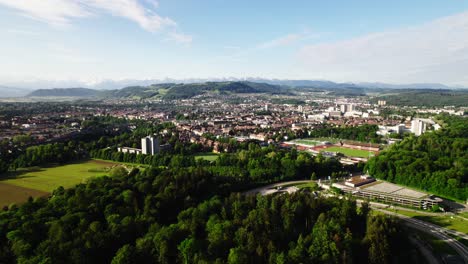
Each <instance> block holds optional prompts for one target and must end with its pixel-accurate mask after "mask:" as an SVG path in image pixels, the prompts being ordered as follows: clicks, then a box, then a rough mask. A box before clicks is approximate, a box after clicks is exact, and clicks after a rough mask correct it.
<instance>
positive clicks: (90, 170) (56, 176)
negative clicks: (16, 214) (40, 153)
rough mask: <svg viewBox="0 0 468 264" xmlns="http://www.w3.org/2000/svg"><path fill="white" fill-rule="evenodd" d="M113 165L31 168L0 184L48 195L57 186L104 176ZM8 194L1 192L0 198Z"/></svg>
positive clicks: (90, 163)
mask: <svg viewBox="0 0 468 264" xmlns="http://www.w3.org/2000/svg"><path fill="white" fill-rule="evenodd" d="M115 165H118V163H115V162H110V161H101V160H88V161H83V162H79V163H72V164H67V165H62V166H49V167H31V168H27V169H20V170H18V171H16V172H14V173H10V174H9V175H7V178H6V179H5V180H1V181H0V183H1V184H2V185H12V186H17V187H23V188H28V189H32V190H37V191H41V192H46V193H48V192H51V191H53V190H54V189H56V188H57V187H59V186H63V187H64V188H70V187H73V186H75V185H76V184H78V183H81V182H83V181H84V180H86V179H88V178H90V177H95V176H103V175H106V174H107V172H108V171H109V169H110V168H111V167H112V166H115ZM9 194H10V192H7V193H4V192H2V193H0V196H4V195H7V196H8V195H9Z"/></svg>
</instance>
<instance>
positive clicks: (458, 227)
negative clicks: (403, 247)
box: [393, 210, 468, 234]
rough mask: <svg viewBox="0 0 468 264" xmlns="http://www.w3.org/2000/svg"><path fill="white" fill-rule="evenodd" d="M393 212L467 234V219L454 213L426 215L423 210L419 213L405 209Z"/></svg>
mask: <svg viewBox="0 0 468 264" xmlns="http://www.w3.org/2000/svg"><path fill="white" fill-rule="evenodd" d="M393 212H396V213H398V214H402V215H406V216H409V217H411V218H415V219H419V220H422V221H426V222H429V223H433V224H435V225H438V226H442V227H445V228H448V229H451V230H455V231H458V232H462V233H464V234H468V221H467V220H465V219H462V218H460V217H457V216H455V215H445V214H442V213H440V215H439V214H438V215H428V214H425V213H423V212H421V213H419V212H414V211H406V210H397V211H395V210H393Z"/></svg>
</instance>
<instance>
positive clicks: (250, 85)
mask: <svg viewBox="0 0 468 264" xmlns="http://www.w3.org/2000/svg"><path fill="white" fill-rule="evenodd" d="M210 92H211V93H216V94H230V93H267V94H288V93H289V91H288V88H287V87H285V86H279V85H272V84H266V83H255V82H204V83H189V84H183V83H180V84H177V83H163V84H152V85H148V86H129V87H125V88H122V89H115V90H96V89H88V88H54V89H39V90H35V91H33V92H31V93H29V94H28V95H27V96H28V97H81V98H96V99H103V98H130V99H148V98H156V99H186V98H192V97H194V96H197V95H202V94H205V93H210Z"/></svg>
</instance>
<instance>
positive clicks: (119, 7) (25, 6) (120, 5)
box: [0, 0, 191, 42]
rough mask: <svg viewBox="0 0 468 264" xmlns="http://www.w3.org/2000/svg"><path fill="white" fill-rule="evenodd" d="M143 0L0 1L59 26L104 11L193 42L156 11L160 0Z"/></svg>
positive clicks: (184, 40) (174, 24)
mask: <svg viewBox="0 0 468 264" xmlns="http://www.w3.org/2000/svg"><path fill="white" fill-rule="evenodd" d="M144 2H145V3H146V5H144V4H143V3H142V2H141V1H138V0H79V1H70V0H14V1H11V0H0V5H4V6H7V7H10V8H12V9H15V10H17V11H18V12H19V13H20V14H21V15H23V16H26V17H29V18H32V19H35V20H38V21H41V22H44V23H47V24H50V25H52V26H56V27H68V26H70V25H71V24H72V23H73V21H74V20H76V19H80V18H85V17H90V16H98V15H100V14H103V13H105V14H110V15H112V16H116V17H122V18H125V19H128V20H130V21H133V22H135V23H137V24H138V25H139V26H140V27H141V28H143V29H144V30H146V31H149V32H157V31H166V32H168V35H169V37H171V38H172V39H174V40H176V41H183V42H189V41H191V37H190V36H189V35H186V34H182V33H173V32H174V28H176V27H177V23H176V22H175V21H173V20H172V19H170V18H168V17H163V16H160V15H158V14H157V13H156V11H155V9H156V8H157V7H158V2H157V1H155V0H144Z"/></svg>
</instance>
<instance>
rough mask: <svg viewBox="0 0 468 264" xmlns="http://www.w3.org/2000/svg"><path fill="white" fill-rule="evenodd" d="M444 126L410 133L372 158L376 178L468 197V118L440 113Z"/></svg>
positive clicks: (443, 193)
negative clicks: (415, 133)
mask: <svg viewBox="0 0 468 264" xmlns="http://www.w3.org/2000/svg"><path fill="white" fill-rule="evenodd" d="M439 118H440V121H441V122H444V127H443V129H441V130H439V131H435V132H428V133H425V134H423V135H421V136H419V137H415V136H411V137H407V138H406V139H404V140H403V141H402V142H401V143H399V144H395V145H393V146H392V147H390V148H389V149H387V150H385V151H383V152H381V153H380V154H379V155H378V156H376V157H374V158H372V159H371V160H369V162H368V163H367V165H366V168H367V169H368V170H369V173H370V174H371V175H373V176H375V177H377V178H380V179H384V180H387V181H390V182H394V183H397V184H403V185H407V186H411V187H415V188H419V189H423V190H426V191H428V192H431V193H434V194H437V195H441V196H445V197H449V198H455V199H458V200H466V199H468V120H467V119H466V118H463V117H455V116H446V115H444V116H440V117H439Z"/></svg>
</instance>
